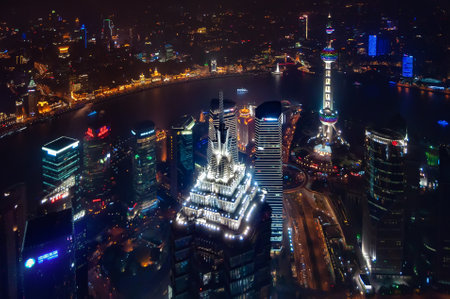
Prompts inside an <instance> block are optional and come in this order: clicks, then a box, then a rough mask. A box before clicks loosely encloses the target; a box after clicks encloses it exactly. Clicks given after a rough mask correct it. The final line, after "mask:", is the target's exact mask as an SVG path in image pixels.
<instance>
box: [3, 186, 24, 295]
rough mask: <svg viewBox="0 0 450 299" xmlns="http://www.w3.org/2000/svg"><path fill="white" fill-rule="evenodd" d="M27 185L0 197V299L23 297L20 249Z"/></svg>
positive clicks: (12, 189) (12, 188)
mask: <svg viewBox="0 0 450 299" xmlns="http://www.w3.org/2000/svg"><path fill="white" fill-rule="evenodd" d="M27 216H28V214H27V196H26V187H25V184H18V185H15V186H12V187H10V188H8V189H6V190H4V191H3V192H2V194H0V265H1V267H0V298H21V297H22V296H21V288H20V283H19V282H20V273H21V271H20V270H21V266H20V250H21V248H22V242H23V237H24V234H25V223H26V220H27Z"/></svg>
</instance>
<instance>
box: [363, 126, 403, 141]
mask: <svg viewBox="0 0 450 299" xmlns="http://www.w3.org/2000/svg"><path fill="white" fill-rule="evenodd" d="M367 132H370V134H373V135H376V136H378V137H382V138H385V139H388V140H403V139H405V136H404V135H403V136H402V134H401V133H399V132H397V131H394V130H391V129H388V128H376V129H373V128H369V129H367Z"/></svg>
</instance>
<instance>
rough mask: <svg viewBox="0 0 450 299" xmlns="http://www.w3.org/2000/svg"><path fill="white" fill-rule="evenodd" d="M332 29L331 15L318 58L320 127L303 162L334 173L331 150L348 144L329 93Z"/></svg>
mask: <svg viewBox="0 0 450 299" xmlns="http://www.w3.org/2000/svg"><path fill="white" fill-rule="evenodd" d="M333 32H334V28H333V27H332V25H331V15H328V24H327V27H326V34H327V46H326V47H325V48H324V49H323V50H322V52H321V55H320V57H321V58H322V60H323V62H324V63H325V72H324V86H323V100H322V109H320V111H319V120H320V127H319V132H318V134H317V136H315V137H313V138H311V139H310V140H309V142H310V144H311V143H312V145H313V146H314V151H313V153H311V154H310V155H309V156H308V157H306V160H307V161H305V162H307V164H309V165H310V166H311V165H313V166H314V167H313V168H315V169H317V170H318V171H323V172H335V171H336V167H334V166H333V165H332V162H331V155H332V148H336V147H340V146H345V147H348V143H347V142H346V141H345V140H344V139H343V138H342V137H341V131H340V130H338V129H337V128H336V123H337V121H338V112H337V110H336V109H334V100H333V93H332V91H331V65H332V63H333V62H335V61H336V59H337V53H336V51H335V49H334V48H333V47H332V45H331V44H332V42H333V40H332V38H331V36H332V34H333Z"/></svg>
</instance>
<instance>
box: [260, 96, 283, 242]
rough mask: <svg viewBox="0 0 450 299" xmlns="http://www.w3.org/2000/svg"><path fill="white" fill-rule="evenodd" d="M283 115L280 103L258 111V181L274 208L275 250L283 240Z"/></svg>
mask: <svg viewBox="0 0 450 299" xmlns="http://www.w3.org/2000/svg"><path fill="white" fill-rule="evenodd" d="M282 123H283V121H282V113H281V103H280V102H275V101H274V102H265V103H263V104H261V105H259V106H258V108H256V111H255V147H256V153H255V157H256V160H255V180H256V182H257V183H258V185H259V186H260V187H261V188H264V189H266V191H267V194H266V201H267V203H268V204H269V205H270V207H271V208H272V229H271V231H272V235H271V237H270V240H271V241H272V250H274V251H278V250H280V249H281V242H282V239H283V164H282Z"/></svg>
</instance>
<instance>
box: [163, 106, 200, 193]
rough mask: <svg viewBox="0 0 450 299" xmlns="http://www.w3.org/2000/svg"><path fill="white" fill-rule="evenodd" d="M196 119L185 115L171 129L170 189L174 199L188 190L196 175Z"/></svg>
mask: <svg viewBox="0 0 450 299" xmlns="http://www.w3.org/2000/svg"><path fill="white" fill-rule="evenodd" d="M194 126H195V120H194V118H193V117H192V116H188V115H184V116H182V117H181V118H180V119H179V120H178V121H177V122H176V123H174V124H173V125H172V128H171V131H170V150H169V158H170V191H171V193H172V196H173V197H174V199H177V198H178V196H179V194H180V193H182V192H185V191H186V190H188V188H189V186H190V185H191V184H192V180H193V175H194V136H193V128H194Z"/></svg>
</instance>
